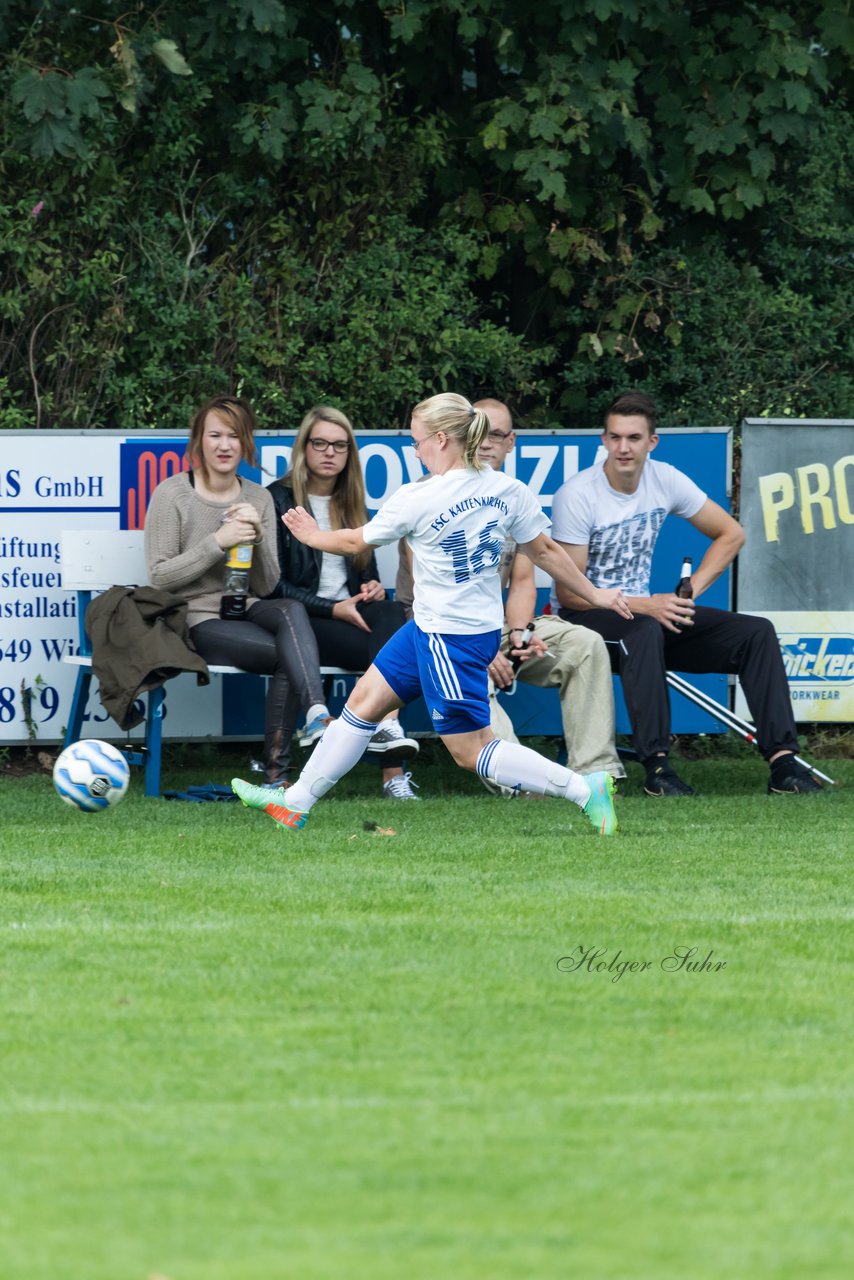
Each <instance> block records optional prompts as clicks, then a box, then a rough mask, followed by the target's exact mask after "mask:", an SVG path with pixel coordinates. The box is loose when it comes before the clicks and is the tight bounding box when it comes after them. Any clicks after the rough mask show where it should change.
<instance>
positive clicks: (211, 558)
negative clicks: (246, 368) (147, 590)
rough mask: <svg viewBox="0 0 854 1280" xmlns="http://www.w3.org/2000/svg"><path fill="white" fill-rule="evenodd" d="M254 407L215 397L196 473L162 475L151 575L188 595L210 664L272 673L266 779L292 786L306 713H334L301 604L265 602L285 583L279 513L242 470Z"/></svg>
mask: <svg viewBox="0 0 854 1280" xmlns="http://www.w3.org/2000/svg"><path fill="white" fill-rule="evenodd" d="M255 429H256V421H255V413H254V411H253V409H252V406H251V405H250V404H249V403H248V401H246V400H242V399H239V398H238V397H235V396H225V395H219V396H214V397H213V398H212V399H210V400H208V401H207V402H206V403H205V404H203V405H202V406H201V408H200V409H199V410H198V412H197V413H196V414H195V415H194V416H193V419H192V422H191V424H190V437H189V440H188V441H187V455H186V456H187V458H188V459H189V461H190V464H191V466H190V470H189V471H179V472H178V474H177V475H174V476H170V477H169V478H168V479H167V480H163V481H162V482H161V483H160V484H159V485H158V486H157V488H156V489H155V490H154V493H153V494H152V496H151V502H150V503H149V507H148V511H147V514H146V519H145V553H146V559H147V562H148V574H149V578H150V579H151V582H152V584H153V585H154V586H156V587H164V588H166V590H169V591H174V592H176V593H177V594H180V595H181V596H183V597H184V598H185V599H186V600H188V601H189V610H188V613H187V621H188V624H189V627H190V637H191V639H192V641H193V644H194V645H195V647H196V649H197V651H198V652H199V653H200V654H201V655H202V657H203V658H204V659H205V661H206V662H208V663H212V664H215V665H216V664H221V665H223V666H234V667H240V668H241V670H243V671H251V672H253V673H257V674H259V675H269V676H270V677H271V679H270V682H269V685H268V688H267V699H266V704H265V710H264V777H265V785H266V786H269V787H281V786H283V785H286V784H287V779H288V770H289V766H290V743H291V737H292V736H293V731H294V728H295V726H296V721H297V719H298V718H299V716H300V712H301V711H302V712H306V713H307V714H308V715H309V716H312V715H313V716H317V715H318V714H328V713H327V712H326V704H325V702H324V697H323V681H322V679H321V676H320V671H319V670H318V658H317V645H316V643H315V639H314V634H313V632H312V630H311V627H310V626H308V624H307V622H306V618H305V612H304V610H303V609H302V608H301V607H300V605H298V604H297V602H296V601H294V600H287V599H273V600H270V599H264V597H266V596H269V595H270V593H272V592H274V591H275V589H276V586H277V583H278V580H279V564H278V557H277V555H276V536H277V534H276V524H277V520H276V513H275V510H274V508H273V503H272V501H271V500H270V495H269V493H267V491H266V489H264V488H263V487H262V486H261V485H258V484H254V483H253V482H252V481H251V480H246V479H244V478H243V477H241V476H239V475H238V474H237V468H238V466H239V465H240V463H241V461H246V462H248V463H249V465H250V466H256V465H257V454H256V450H255V438H254V436H255ZM247 543H250V544H252V545H253V546H254V548H255V550H254V554H253V557H252V568H251V570H250V576H249V592H250V594H249V598H248V601H247V604H248V608H247V612H246V616H245V617H244V618H242V619H240V620H237V621H235V620H232V619H224V618H221V617H220V604H221V601H222V596H223V587H224V585H225V570H226V564H225V562H226V558H227V556H228V554H229V551H230V549H231V548H232V547H235V546H239V545H245V544H247Z"/></svg>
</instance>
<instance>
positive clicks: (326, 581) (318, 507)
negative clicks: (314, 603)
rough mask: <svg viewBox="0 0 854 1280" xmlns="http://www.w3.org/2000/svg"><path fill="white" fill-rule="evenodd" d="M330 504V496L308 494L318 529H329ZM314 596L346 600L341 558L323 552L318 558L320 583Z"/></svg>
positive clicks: (344, 566)
mask: <svg viewBox="0 0 854 1280" xmlns="http://www.w3.org/2000/svg"><path fill="white" fill-rule="evenodd" d="M331 502H332V497H331V495H330V494H317V493H310V494H309V495H308V505H309V506H310V507H311V514H312V515H313V516H314V518H315V520H316V521H317V527H318V528H319V529H331V528H332V519H331V517H330V515H329V504H330V503H331ZM315 595H318V596H320V597H321V598H322V599H323V600H348V599H349V598H350V592H349V591H348V590H347V562H346V560H345V559H344V557H343V556H337V555H334V554H331V553H329V552H326V551H324V552H323V553H322V555H321V557H320V581H319V582H318V584H317V591H316V592H315Z"/></svg>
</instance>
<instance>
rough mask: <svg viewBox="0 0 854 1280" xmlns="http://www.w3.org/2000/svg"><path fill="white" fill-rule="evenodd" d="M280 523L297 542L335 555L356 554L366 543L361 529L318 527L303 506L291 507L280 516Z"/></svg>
mask: <svg viewBox="0 0 854 1280" xmlns="http://www.w3.org/2000/svg"><path fill="white" fill-rule="evenodd" d="M282 524H283V525H284V526H285V528H286V529H287V530H288V531H289V532H290V533H291V534H293V536H294V537H295V538H296V539H297V541H298V542H304V543H305V544H306V546H308V547H314V549H315V550H316V551H330V552H332V553H333V554H334V555H337V556H357V555H358V554H359V552H360V551H365V550H366V548H367V546H368V543H367V542H365V539H364V538H363V537H362V530H361V529H318V527H317V521H316V520H315V518H314V516H311V515H309V513H308V512H307V511H306V509H305V507H292V508H291V510H290V511H286V512H285V514H284V515H283V516H282Z"/></svg>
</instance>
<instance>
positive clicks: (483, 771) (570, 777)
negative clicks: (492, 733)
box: [476, 738, 590, 809]
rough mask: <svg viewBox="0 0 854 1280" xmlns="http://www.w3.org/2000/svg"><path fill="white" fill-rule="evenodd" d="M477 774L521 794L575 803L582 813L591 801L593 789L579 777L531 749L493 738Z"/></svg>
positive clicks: (483, 752) (486, 748)
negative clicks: (551, 797)
mask: <svg viewBox="0 0 854 1280" xmlns="http://www.w3.org/2000/svg"><path fill="white" fill-rule="evenodd" d="M476 768H477V772H478V773H479V774H480V776H481V777H482V778H488V779H489V781H490V782H497V783H499V784H500V785H501V786H502V787H511V788H513V789H514V790H516V789H518V790H519V791H535V792H536V793H537V794H538V795H545V796H560V797H561V798H563V799H565V800H572V801H573V802H574V803H575V804H577V805H578V807H579V808H580V809H583V808H584V806H585V805H586V804H587V801H588V800H589V799H590V788H589V787H588V785H587V783H586V782H585V781H584V779H583V778H582V776H581V774H580V773H573V772H572V770H571V769H566V768H565V767H564V766H563V765H562V764H555V763H554V761H552V760H547V759H546V757H545V756H541V755H538V754H537V752H536V751H532V750H531V748H530V747H523V746H521V745H519V744H518V743H515V742H502V740H501V739H500V738H493V739H492V742H488V743H487V744H486V746H485V747H484V748H483V750H482V751H481V753H480V755H479V756H478V758H477V765H476Z"/></svg>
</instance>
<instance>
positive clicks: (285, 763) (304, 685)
mask: <svg viewBox="0 0 854 1280" xmlns="http://www.w3.org/2000/svg"><path fill="white" fill-rule="evenodd" d="M351 629H354V628H351ZM190 635H191V637H192V640H193V644H194V645H195V646H196V648H197V649H198V651H199V653H200V654H201V655H202V657H203V658H204V660H205V662H208V663H212V664H213V665H214V666H216V665H217V664H221V665H222V666H231V667H241V668H242V670H244V671H252V672H254V673H256V674H257V675H265V676H270V677H271V679H270V683H269V685H268V688H267V701H266V703H265V707H264V775H265V778H266V781H267V782H283V781H285V779H286V778H287V776H288V772H289V769H290V751H291V738H292V737H293V733H294V730H295V728H296V725H297V721H298V719H299V718H300V712H305V711H306V710H307V709H308V708H309V707H310V706H313V705H314V703H316V702H323V700H324V694H323V679H322V677H321V674H320V658H319V656H318V651H317V641H316V640H315V638H314V632H313V630H312V628H311V626H310V625H309V621H308V616H307V614H306V611H305V606H304V605H302V604H301V603H300V602H299V601H298V600H258V601H256V602H255V604H253V605H252V606H251V608H250V609H249V612H248V614H247V615H246V617H245V618H244V619H243V620H242V621H240V622H227V621H224V620H222V619H220V618H211V619H210V620H209V621H207V622H197V623H196V625H195V626H194V627H191V628H190ZM339 665H343V664H339Z"/></svg>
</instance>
